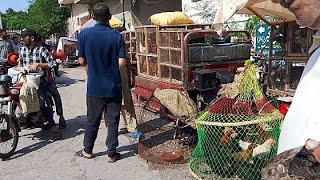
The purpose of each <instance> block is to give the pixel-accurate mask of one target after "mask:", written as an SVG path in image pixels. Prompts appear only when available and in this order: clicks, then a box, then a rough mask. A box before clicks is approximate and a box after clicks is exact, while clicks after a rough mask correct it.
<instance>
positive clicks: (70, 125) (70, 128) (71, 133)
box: [4, 116, 86, 161]
mask: <svg viewBox="0 0 320 180" xmlns="http://www.w3.org/2000/svg"><path fill="white" fill-rule="evenodd" d="M85 122H86V116H78V117H76V118H74V119H71V120H67V128H66V129H63V130H60V132H61V133H62V139H61V140H60V141H63V140H67V139H70V138H74V137H76V136H79V135H81V134H83V133H84V128H85ZM25 131H28V130H25ZM52 136H53V134H52V131H43V130H40V131H38V132H36V133H30V134H25V135H23V136H22V137H27V138H31V139H32V140H38V141H39V142H37V143H35V144H32V145H30V146H27V147H24V148H22V149H20V150H18V151H16V153H15V154H14V155H13V156H11V157H10V158H7V159H4V161H9V160H12V159H16V158H19V157H22V156H24V155H27V154H29V153H30V152H34V151H37V150H39V149H41V148H43V147H44V146H46V145H48V144H50V143H55V142H54V141H52V140H51V139H52ZM19 140H20V141H21V138H20V139H19Z"/></svg>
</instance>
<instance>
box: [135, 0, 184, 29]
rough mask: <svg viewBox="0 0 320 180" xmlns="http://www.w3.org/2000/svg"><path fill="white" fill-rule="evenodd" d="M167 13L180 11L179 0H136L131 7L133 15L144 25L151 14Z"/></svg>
mask: <svg viewBox="0 0 320 180" xmlns="http://www.w3.org/2000/svg"><path fill="white" fill-rule="evenodd" d="M157 2H158V3H157ZM168 11H182V2H181V0H136V2H135V4H134V5H133V6H132V12H133V14H134V15H135V16H136V17H137V18H138V19H139V20H140V22H141V23H142V24H145V25H146V24H150V21H149V18H150V16H152V15H153V14H156V13H160V12H168Z"/></svg>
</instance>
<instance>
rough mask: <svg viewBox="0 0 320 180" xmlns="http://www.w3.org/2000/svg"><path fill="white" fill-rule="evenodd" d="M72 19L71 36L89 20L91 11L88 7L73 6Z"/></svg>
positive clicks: (70, 19) (70, 20)
mask: <svg viewBox="0 0 320 180" xmlns="http://www.w3.org/2000/svg"><path fill="white" fill-rule="evenodd" d="M70 6H71V17H70V18H69V19H68V29H69V35H71V34H72V33H74V32H75V31H76V30H78V29H79V28H80V27H81V25H82V24H83V23H85V22H86V21H87V20H88V19H89V11H88V6H87V5H82V4H72V5H70Z"/></svg>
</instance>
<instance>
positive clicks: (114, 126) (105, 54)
mask: <svg viewBox="0 0 320 180" xmlns="http://www.w3.org/2000/svg"><path fill="white" fill-rule="evenodd" d="M92 13H93V19H95V20H96V21H97V22H98V23H97V24H96V25H95V26H94V27H92V28H87V29H84V30H83V31H82V32H81V33H80V34H79V37H78V56H79V62H80V64H81V65H82V66H86V65H87V73H88V82H87V118H88V120H87V124H86V128H85V134H84V141H83V145H84V149H83V150H81V151H79V152H77V153H76V155H77V156H79V157H83V158H88V159H90V158H92V157H93V147H94V142H95V140H96V138H97V134H98V129H99V126H100V122H101V116H102V113H103V111H105V110H106V111H107V119H108V126H109V128H108V135H107V140H106V144H107V147H108V151H107V152H108V156H109V158H110V159H109V161H108V162H110V163H113V162H116V161H117V160H119V159H120V154H119V153H117V152H116V148H117V146H118V145H119V142H118V128H119V120H120V108H121V99H122V87H121V76H120V71H119V66H120V67H125V66H126V60H125V57H126V54H125V43H124V41H123V39H122V36H121V34H120V33H119V32H116V31H114V30H113V29H111V27H110V25H109V20H110V19H111V14H110V10H109V7H108V6H107V5H106V4H105V3H98V4H96V5H94V7H93V10H92Z"/></svg>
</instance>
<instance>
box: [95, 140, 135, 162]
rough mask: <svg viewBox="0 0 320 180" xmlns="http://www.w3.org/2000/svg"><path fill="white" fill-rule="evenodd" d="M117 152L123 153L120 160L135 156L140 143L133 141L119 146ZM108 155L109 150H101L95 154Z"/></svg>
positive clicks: (97, 155) (96, 155)
mask: <svg viewBox="0 0 320 180" xmlns="http://www.w3.org/2000/svg"><path fill="white" fill-rule="evenodd" d="M117 152H118V153H120V154H121V159H120V160H122V159H126V158H130V157H133V156H135V155H136V154H137V153H138V144H137V143H132V144H130V145H127V146H121V147H119V148H117ZM121 152H125V153H121ZM107 155H108V153H107V151H103V152H99V153H95V154H94V156H95V157H99V156H107Z"/></svg>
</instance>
